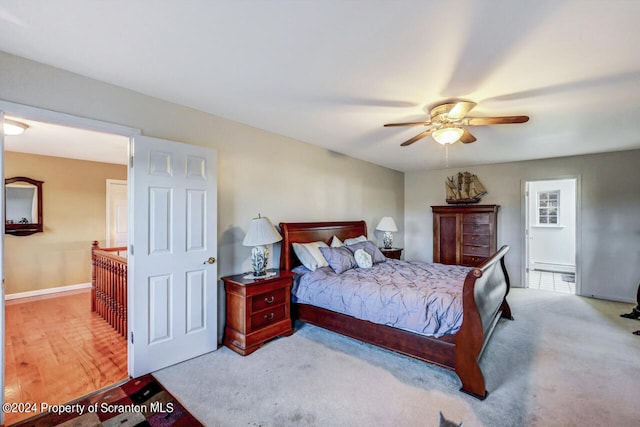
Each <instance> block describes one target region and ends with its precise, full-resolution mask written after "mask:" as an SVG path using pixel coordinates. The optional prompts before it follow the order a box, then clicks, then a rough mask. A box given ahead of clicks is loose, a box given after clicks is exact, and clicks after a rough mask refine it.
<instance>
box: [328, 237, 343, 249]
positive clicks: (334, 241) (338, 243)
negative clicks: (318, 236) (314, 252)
mask: <svg viewBox="0 0 640 427" xmlns="http://www.w3.org/2000/svg"><path fill="white" fill-rule="evenodd" d="M330 246H331V247H332V248H339V247H340V246H344V244H343V243H342V242H341V241H340V239H338V238H337V237H336V236H333V238H332V239H331V245H330Z"/></svg>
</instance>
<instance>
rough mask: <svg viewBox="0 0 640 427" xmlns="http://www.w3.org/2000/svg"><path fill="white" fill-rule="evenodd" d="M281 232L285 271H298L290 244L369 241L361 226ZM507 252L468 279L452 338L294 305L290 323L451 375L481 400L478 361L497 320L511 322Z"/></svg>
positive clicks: (323, 225) (319, 225)
mask: <svg viewBox="0 0 640 427" xmlns="http://www.w3.org/2000/svg"><path fill="white" fill-rule="evenodd" d="M280 228H281V230H282V235H283V241H282V246H281V253H280V269H283V270H291V269H292V268H294V267H296V266H298V265H300V261H299V260H298V258H297V256H296V255H295V253H294V251H293V248H292V244H293V243H308V242H316V241H324V242H326V243H327V244H329V242H330V241H331V239H332V237H333V236H337V237H338V238H339V239H340V240H342V241H344V239H348V238H352V237H358V236H361V235H364V236H366V235H367V226H366V223H365V222H364V221H347V222H305V223H280ZM508 250H509V247H508V246H503V247H502V248H500V250H499V251H498V252H496V253H495V254H493V255H492V256H491V257H490V258H488V259H487V260H486V261H485V262H484V263H482V264H481V265H480V266H478V267H476V268H474V269H473V270H471V271H470V272H469V273H468V274H467V276H466V278H465V282H464V288H463V297H462V298H463V304H462V305H463V313H464V314H463V320H462V325H461V327H460V330H459V331H458V332H457V333H456V334H453V335H444V336H442V337H441V338H434V337H428V336H424V335H419V334H416V333H413V332H409V331H405V330H402V329H396V328H393V327H390V326H386V325H380V324H375V323H372V322H369V321H366V320H360V319H357V318H355V317H352V316H348V315H344V314H341V313H336V312H334V311H330V310H326V309H323V308H319V307H315V306H312V305H308V304H296V303H292V308H291V312H292V318H293V319H297V320H300V321H302V322H307V323H311V324H314V325H317V326H320V327H322V328H325V329H328V330H331V331H334V332H337V333H339V334H342V335H345V336H348V337H351V338H355V339H358V340H360V341H363V342H366V343H369V344H372V345H375V346H378V347H382V348H385V349H388V350H392V351H394V352H397V353H401V354H404V355H407V356H411V357H414V358H416V359H419V360H422V361H425V362H428V363H432V364H435V365H438V366H440V367H443V368H446V369H450V370H454V371H455V372H456V374H457V375H458V377H459V378H460V381H461V382H462V388H461V389H460V390H461V391H463V392H465V393H468V394H470V395H472V396H474V397H476V398H478V399H481V400H483V399H485V398H486V397H487V395H488V392H487V390H486V386H485V380H484V375H483V373H482V370H481V369H480V365H479V360H480V357H481V356H482V353H483V351H484V349H485V347H486V345H487V343H488V342H489V339H490V337H491V334H492V332H493V329H494V328H495V326H496V324H497V323H498V320H500V318H501V317H502V318H507V319H512V317H511V309H510V308H509V304H508V303H507V300H506V296H507V294H508V293H509V288H510V283H509V276H508V274H507V270H506V268H505V264H504V255H505V254H506V253H507V252H508Z"/></svg>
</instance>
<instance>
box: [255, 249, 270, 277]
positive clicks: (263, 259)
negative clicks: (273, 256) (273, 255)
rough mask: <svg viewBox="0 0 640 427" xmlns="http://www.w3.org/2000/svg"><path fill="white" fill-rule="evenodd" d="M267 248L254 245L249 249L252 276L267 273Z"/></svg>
mask: <svg viewBox="0 0 640 427" xmlns="http://www.w3.org/2000/svg"><path fill="white" fill-rule="evenodd" d="M267 261H269V250H268V249H267V247H266V246H255V247H254V248H253V249H251V267H252V268H253V275H254V277H264V276H265V275H266V274H267Z"/></svg>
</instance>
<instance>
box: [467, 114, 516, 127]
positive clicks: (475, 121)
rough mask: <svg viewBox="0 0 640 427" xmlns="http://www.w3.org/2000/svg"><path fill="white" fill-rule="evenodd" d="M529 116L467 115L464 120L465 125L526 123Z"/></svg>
mask: <svg viewBox="0 0 640 427" xmlns="http://www.w3.org/2000/svg"><path fill="white" fill-rule="evenodd" d="M528 121H529V116H504V117H469V118H468V119H467V120H465V124H466V125H467V126H482V125H506V124H511V123H526V122H528Z"/></svg>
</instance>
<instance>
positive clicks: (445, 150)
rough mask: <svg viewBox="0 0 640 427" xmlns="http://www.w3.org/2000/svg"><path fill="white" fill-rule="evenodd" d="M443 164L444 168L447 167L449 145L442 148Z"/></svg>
mask: <svg viewBox="0 0 640 427" xmlns="http://www.w3.org/2000/svg"><path fill="white" fill-rule="evenodd" d="M444 162H445V167H447V168H448V167H449V144H447V145H445V146H444Z"/></svg>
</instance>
